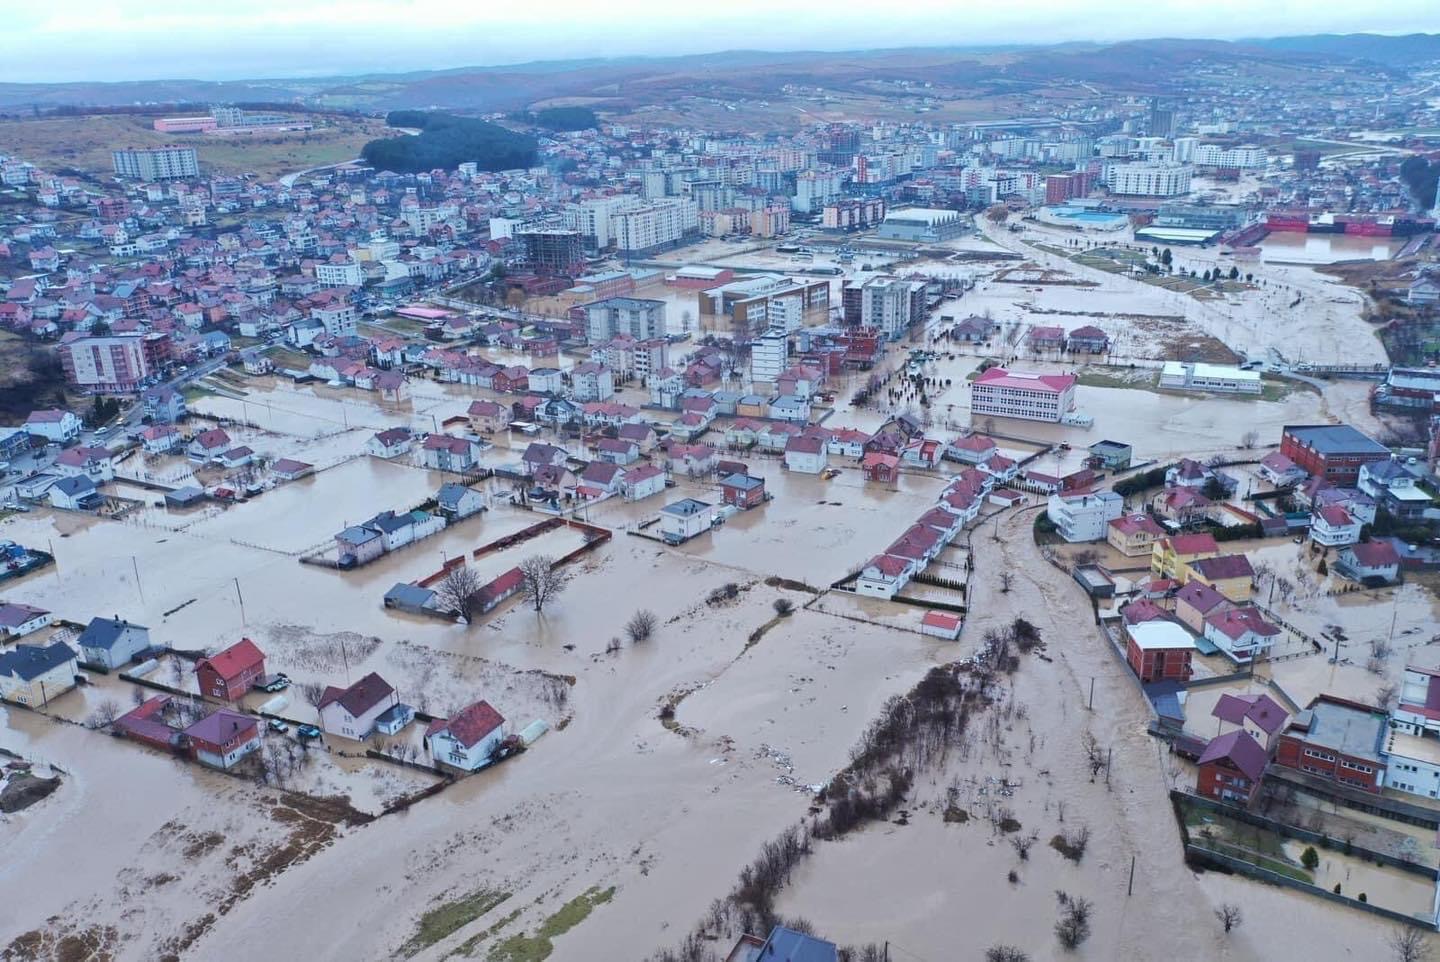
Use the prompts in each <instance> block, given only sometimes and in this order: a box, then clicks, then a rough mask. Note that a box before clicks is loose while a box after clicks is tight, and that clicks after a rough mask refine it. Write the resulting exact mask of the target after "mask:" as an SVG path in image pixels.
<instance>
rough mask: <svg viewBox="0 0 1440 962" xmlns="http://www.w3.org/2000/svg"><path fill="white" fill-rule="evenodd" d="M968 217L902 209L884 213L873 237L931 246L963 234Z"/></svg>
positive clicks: (950, 212) (935, 210)
mask: <svg viewBox="0 0 1440 962" xmlns="http://www.w3.org/2000/svg"><path fill="white" fill-rule="evenodd" d="M969 226H970V215H968V214H962V213H960V211H958V210H944V209H941V208H935V207H903V208H901V209H899V210H891V211H887V212H886V213H885V219H884V220H882V221H881V222H880V229H879V230H878V231H876V232H875V234H876V236H877V237H884V238H886V239H888V240H904V241H918V242H920V243H927V244H933V243H938V242H939V241H944V240H952V239H954V238H956V237H959V236H960V235H961V234H963V233H965V230H966V228H967V227H969Z"/></svg>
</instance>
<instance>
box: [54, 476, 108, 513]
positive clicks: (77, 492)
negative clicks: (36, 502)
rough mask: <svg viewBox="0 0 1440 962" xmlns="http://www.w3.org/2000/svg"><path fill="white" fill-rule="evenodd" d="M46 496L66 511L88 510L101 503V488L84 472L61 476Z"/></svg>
mask: <svg viewBox="0 0 1440 962" xmlns="http://www.w3.org/2000/svg"><path fill="white" fill-rule="evenodd" d="M46 497H47V498H49V500H50V503H51V504H52V505H54V506H55V507H57V508H60V509H62V510H65V511H87V510H89V509H91V508H95V507H97V506H98V505H99V504H100V490H99V489H98V488H96V487H95V482H94V481H92V480H91V479H90V478H89V477H87V476H86V475H83V474H80V475H73V476H70V477H63V478H60V479H59V480H57V481H56V482H55V483H54V484H52V485H51V486H50V489H49V490H48V491H47V492H46Z"/></svg>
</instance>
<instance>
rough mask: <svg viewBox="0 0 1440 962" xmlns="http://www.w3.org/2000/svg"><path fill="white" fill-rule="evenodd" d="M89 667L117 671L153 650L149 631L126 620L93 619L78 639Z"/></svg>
mask: <svg viewBox="0 0 1440 962" xmlns="http://www.w3.org/2000/svg"><path fill="white" fill-rule="evenodd" d="M75 645H76V647H78V648H79V649H80V657H81V658H82V659H83V660H84V661H85V663H86V664H87V665H98V666H100V667H101V668H104V669H106V670H108V671H115V670H116V669H118V668H123V667H124V666H125V665H128V664H129V663H130V662H131V661H132V660H134V658H135V656H136V655H138V654H140V653H141V652H142V651H145V650H146V649H147V648H149V647H150V629H149V628H146V627H145V626H144V625H133V624H131V623H130V622H128V621H126V620H124V619H123V618H118V617H117V618H91V619H90V624H88V625H86V626H85V630H84V631H82V632H81V633H80V637H79V638H77V639H76V640H75Z"/></svg>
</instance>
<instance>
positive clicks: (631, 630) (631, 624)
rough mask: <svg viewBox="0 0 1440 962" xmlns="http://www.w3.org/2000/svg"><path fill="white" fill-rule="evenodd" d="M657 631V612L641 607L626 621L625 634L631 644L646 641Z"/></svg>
mask: <svg viewBox="0 0 1440 962" xmlns="http://www.w3.org/2000/svg"><path fill="white" fill-rule="evenodd" d="M654 633H655V612H653V611H650V610H649V609H647V608H641V609H640V610H639V611H637V612H635V614H633V615H631V616H630V620H629V621H627V622H625V635H626V637H628V638H629V639H630V643H631V644H635V643H636V642H640V641H646V640H648V639H649V637H650V636H651V635H653V634H654Z"/></svg>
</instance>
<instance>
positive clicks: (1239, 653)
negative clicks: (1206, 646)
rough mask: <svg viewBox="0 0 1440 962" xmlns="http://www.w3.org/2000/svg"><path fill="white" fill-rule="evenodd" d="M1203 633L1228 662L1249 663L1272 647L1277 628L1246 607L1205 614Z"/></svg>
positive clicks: (1278, 632)
mask: <svg viewBox="0 0 1440 962" xmlns="http://www.w3.org/2000/svg"><path fill="white" fill-rule="evenodd" d="M1204 634H1205V638H1206V639H1207V640H1208V641H1210V643H1211V644H1213V645H1214V646H1215V647H1217V648H1219V649H1220V650H1221V651H1222V652H1224V653H1225V655H1226V657H1228V658H1229V659H1230V660H1231V661H1234V662H1238V663H1240V664H1248V663H1249V662H1250V661H1251V660H1252V659H1254V658H1256V657H1258V656H1260V655H1263V654H1265V653H1266V652H1267V651H1269V650H1270V649H1271V648H1272V647H1274V645H1275V642H1276V641H1277V640H1278V639H1279V637H1280V629H1279V628H1278V627H1276V626H1275V625H1272V624H1270V622H1268V621H1266V620H1265V616H1264V615H1262V614H1260V610H1259V609H1258V608H1252V607H1249V606H1247V607H1244V608H1229V609H1226V610H1223V611H1215V612H1212V613H1211V614H1209V615H1207V616H1206V617H1205V631H1204Z"/></svg>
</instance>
